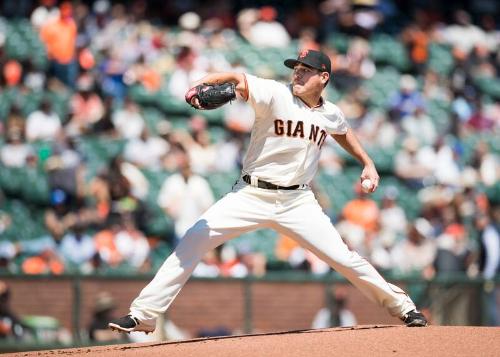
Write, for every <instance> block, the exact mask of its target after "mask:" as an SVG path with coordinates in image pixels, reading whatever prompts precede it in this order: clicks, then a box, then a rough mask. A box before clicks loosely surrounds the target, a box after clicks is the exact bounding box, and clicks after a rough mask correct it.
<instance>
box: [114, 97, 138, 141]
mask: <svg viewBox="0 0 500 357" xmlns="http://www.w3.org/2000/svg"><path fill="white" fill-rule="evenodd" d="M112 121H113V124H114V126H115V128H116V130H117V131H118V134H120V136H121V137H122V138H124V139H127V140H130V139H136V138H138V137H140V136H141V134H142V132H143V130H144V127H145V123H144V118H143V117H142V114H141V111H140V108H139V106H138V105H137V103H136V102H134V101H133V100H132V99H131V98H130V97H126V98H125V101H124V103H123V107H122V108H121V109H118V110H117V111H115V112H114V113H113V117H112Z"/></svg>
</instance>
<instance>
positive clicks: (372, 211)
mask: <svg viewBox="0 0 500 357" xmlns="http://www.w3.org/2000/svg"><path fill="white" fill-rule="evenodd" d="M354 192H355V194H356V198H354V199H352V200H350V201H349V202H347V203H346V205H345V206H344V209H343V210H342V217H343V218H344V219H345V220H346V221H348V222H350V223H352V224H355V225H358V226H360V227H362V228H363V229H364V230H365V232H368V233H373V232H375V231H377V230H378V225H379V223H378V222H379V218H380V210H379V208H378V206H377V203H376V202H375V201H373V200H372V199H371V198H370V197H369V196H368V194H367V193H365V192H364V191H363V190H362V189H361V183H359V182H357V183H356V184H355V185H354Z"/></svg>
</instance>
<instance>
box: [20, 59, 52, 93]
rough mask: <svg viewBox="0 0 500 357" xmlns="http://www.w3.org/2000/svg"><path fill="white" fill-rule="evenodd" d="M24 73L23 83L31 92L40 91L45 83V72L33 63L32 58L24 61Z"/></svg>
mask: <svg viewBox="0 0 500 357" xmlns="http://www.w3.org/2000/svg"><path fill="white" fill-rule="evenodd" d="M24 69H25V75H24V76H23V77H24V79H23V85H24V86H25V87H26V88H27V89H28V90H31V91H33V92H41V91H43V90H44V88H45V86H46V83H47V73H45V71H44V70H43V69H41V68H39V67H37V66H35V65H34V64H33V59H31V58H28V59H27V60H26V61H25V62H24Z"/></svg>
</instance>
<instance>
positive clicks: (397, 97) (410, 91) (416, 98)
mask: <svg viewBox="0 0 500 357" xmlns="http://www.w3.org/2000/svg"><path fill="white" fill-rule="evenodd" d="M399 85H400V89H399V91H398V92H396V93H395V94H393V95H392V96H391V97H390V98H389V110H390V111H391V112H392V115H394V117H395V118H396V119H398V120H399V121H402V120H403V119H405V118H406V117H407V116H408V115H412V114H414V113H415V111H416V109H417V108H419V107H420V108H424V107H425V102H424V98H423V97H422V95H421V94H420V92H419V91H418V89H417V81H416V80H415V78H414V77H413V76H411V75H409V74H404V75H402V76H401V79H400V81H399Z"/></svg>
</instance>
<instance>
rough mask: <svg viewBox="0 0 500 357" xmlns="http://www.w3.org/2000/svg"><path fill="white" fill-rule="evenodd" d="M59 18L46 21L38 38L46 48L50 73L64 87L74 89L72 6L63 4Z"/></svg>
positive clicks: (73, 22)
mask: <svg viewBox="0 0 500 357" xmlns="http://www.w3.org/2000/svg"><path fill="white" fill-rule="evenodd" d="M59 12H60V14H59V17H58V18H57V19H55V20H51V21H47V22H46V23H45V24H44V25H43V26H42V27H41V28H40V38H41V40H42V41H43V42H44V44H45V46H46V48H47V55H48V57H49V60H50V71H51V72H52V73H53V74H54V75H55V76H56V77H57V78H58V79H59V80H60V81H61V82H63V83H64V84H65V85H67V86H68V87H70V88H74V87H75V84H76V78H77V76H78V65H77V62H76V36H77V26H76V23H75V20H74V19H73V6H72V5H71V3H70V2H63V3H62V4H61V5H60V6H59Z"/></svg>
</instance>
